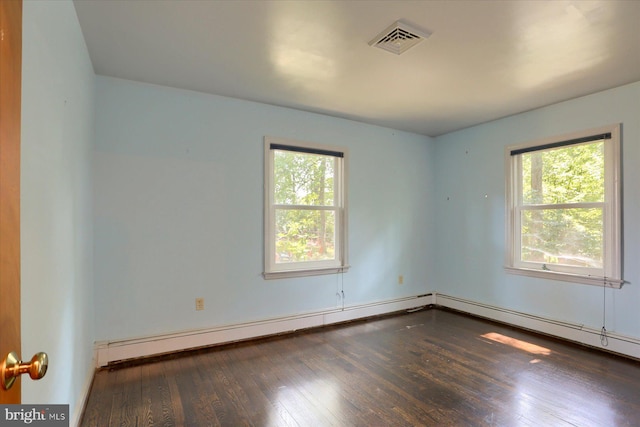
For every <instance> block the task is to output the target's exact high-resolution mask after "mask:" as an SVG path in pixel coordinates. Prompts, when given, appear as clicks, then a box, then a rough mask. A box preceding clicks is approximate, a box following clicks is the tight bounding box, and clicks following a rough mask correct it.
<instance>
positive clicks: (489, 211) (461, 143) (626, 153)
mask: <svg viewBox="0 0 640 427" xmlns="http://www.w3.org/2000/svg"><path fill="white" fill-rule="evenodd" d="M618 122H622V123H623V143H622V146H623V169H624V170H623V183H624V194H623V199H624V201H623V204H624V271H625V272H624V278H625V279H626V280H627V281H629V282H630V283H629V284H627V285H625V286H624V287H623V288H622V289H620V290H613V289H610V290H607V291H606V302H607V305H606V312H607V330H609V331H610V332H617V333H619V334H622V335H628V336H632V337H635V338H640V310H638V303H640V286H639V285H640V262H638V261H639V259H640V221H638V218H640V185H638V183H640V82H638V83H634V84H631V85H626V86H623V87H619V88H616V89H611V90H608V91H604V92H600V93H597V94H594V95H590V96H586V97H582V98H578V99H574V100H571V101H567V102H563V103H560V104H556V105H552V106H549V107H546V108H541V109H538V110H534V111H530V112H527V113H523V114H519V115H516V116H512V117H508V118H505V119H501V120H497V121H494V122H490V123H486V124H483V125H479V126H474V127H471V128H468V129H464V130H461V131H458V132H454V133H450V134H447V135H444V136H441V137H439V138H437V139H436V149H435V158H436V162H435V168H436V169H435V172H436V177H437V178H436V188H437V191H436V197H435V199H432V200H430V202H431V203H433V204H434V205H435V208H436V221H437V224H438V227H437V238H436V243H437V248H438V250H437V251H436V253H437V263H436V268H435V271H434V274H435V278H434V280H433V281H432V282H431V283H432V284H435V285H436V287H437V291H438V292H441V293H444V294H448V295H452V296H457V297H460V298H465V299H469V300H472V301H476V302H481V303H485V304H490V305H495V306H498V307H502V308H508V309H511V310H516V311H522V312H526V313H530V314H534V315H539V316H544V317H549V318H553V319H558V320H563V321H569V322H573V323H578V324H584V325H586V326H589V327H593V328H596V329H599V328H600V327H602V316H603V289H602V288H599V287H596V286H589V285H579V284H571V283H564V282H559V281H547V280H541V279H535V278H526V277H521V276H514V275H509V274H506V273H505V272H504V270H503V265H504V253H505V207H504V206H505V167H504V163H505V160H504V150H505V146H508V145H512V144H517V143H522V142H527V141H531V140H536V139H539V138H544V137H548V136H554V135H562V134H566V133H570V132H574V131H579V130H585V129H590V128H594V127H597V126H601V125H607V124H612V123H618ZM485 195H486V196H487V197H486V198H485Z"/></svg>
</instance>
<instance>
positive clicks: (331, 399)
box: [270, 379, 341, 426]
mask: <svg viewBox="0 0 640 427" xmlns="http://www.w3.org/2000/svg"><path fill="white" fill-rule="evenodd" d="M340 402H341V399H340V396H339V393H338V387H337V385H336V384H334V383H332V382H331V381H325V380H322V379H316V380H313V381H309V382H305V383H303V384H295V385H289V386H280V387H278V390H277V397H276V404H275V405H274V411H272V413H271V414H270V421H271V422H270V425H273V426H279V425H283V423H284V424H285V425H289V424H294V425H297V424H300V423H301V422H304V421H305V420H308V419H309V417H313V415H311V414H314V413H317V412H320V413H325V414H327V416H325V417H323V418H322V419H318V420H316V421H317V423H316V424H321V423H322V422H323V421H326V420H327V417H328V418H329V419H331V415H329V414H340V410H341V408H340ZM301 411H304V413H301Z"/></svg>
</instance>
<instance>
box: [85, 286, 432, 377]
mask: <svg viewBox="0 0 640 427" xmlns="http://www.w3.org/2000/svg"><path fill="white" fill-rule="evenodd" d="M433 301H434V300H433V296H432V294H425V295H418V296H412V297H406V298H399V299H394V300H388V301H380V302H376V303H371V304H362V305H357V306H350V307H345V308H344V309H331V310H323V311H319V312H313V313H304V314H298V315H294V316H286V317H278V318H274V319H267V320H263V321H257V322H249V323H242V324H234V325H227V326H222V327H218V328H211V329H199V330H191V331H184V332H179V333H173V334H163V335H156V336H149V337H143V338H137V339H130V340H122V341H110V342H109V341H106V342H98V343H96V348H95V350H96V365H97V367H104V366H107V365H108V364H109V363H113V362H119V361H124V360H130V359H136V358H140V357H149V356H155V355H161V354H166V353H172V352H176V351H182V350H188V349H194V348H198V347H206V346H211V345H216V344H224V343H231V342H237V341H243V340H247V339H251V338H259V337H264V336H269V335H276V334H281V333H286V332H294V331H297V330H300V329H308V328H314V327H318V326H326V325H331V324H335V323H341V322H347V321H351V320H357V319H362V318H366V317H370V316H379V315H383V314H388V313H393V312H396V311H401V310H409V309H412V308H416V307H422V306H426V305H430V304H433Z"/></svg>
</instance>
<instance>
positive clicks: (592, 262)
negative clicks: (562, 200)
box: [521, 208, 603, 268]
mask: <svg viewBox="0 0 640 427" xmlns="http://www.w3.org/2000/svg"><path fill="white" fill-rule="evenodd" d="M602 230H603V210H602V209H601V208H576V209H544V210H525V211H523V212H522V252H521V257H522V261H530V262H541V263H546V264H562V265H571V266H580V267H590V268H602V265H603V264H602V262H603V261H602V260H603V231H602Z"/></svg>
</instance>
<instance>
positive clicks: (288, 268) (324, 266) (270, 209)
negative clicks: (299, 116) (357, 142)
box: [263, 136, 349, 279]
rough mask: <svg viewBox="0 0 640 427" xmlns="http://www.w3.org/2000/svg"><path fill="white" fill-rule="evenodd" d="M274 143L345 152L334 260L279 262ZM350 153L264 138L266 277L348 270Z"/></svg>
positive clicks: (340, 165)
mask: <svg viewBox="0 0 640 427" xmlns="http://www.w3.org/2000/svg"><path fill="white" fill-rule="evenodd" d="M271 144H282V145H289V146H295V147H301V148H308V149H317V150H328V151H336V152H341V153H343V157H342V158H341V159H340V161H339V162H338V165H339V167H338V170H336V174H338V175H339V176H340V180H341V181H342V188H337V194H335V198H336V201H337V204H338V205H339V206H338V208H337V209H336V210H335V211H336V224H335V228H336V240H337V244H336V254H337V256H336V259H335V260H330V261H317V262H304V263H297V264H293V265H289V264H276V262H275V254H274V250H275V219H274V218H275V204H274V203H273V195H274V182H273V151H274V150H272V149H271ZM347 179H348V152H347V150H346V149H345V148H343V147H336V146H330V145H324V144H316V143H312V142H304V141H298V140H293V139H287V138H277V137H271V136H265V137H264V272H263V276H264V278H265V279H282V278H288V277H304V276H317V275H323V274H337V273H344V272H346V271H347V270H348V269H349V263H348V243H347V236H348V235H349V233H348V229H347V224H348V221H347V212H348V209H347V200H348V198H347V189H348V181H347ZM331 210H334V209H333V208H332V209H331Z"/></svg>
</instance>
